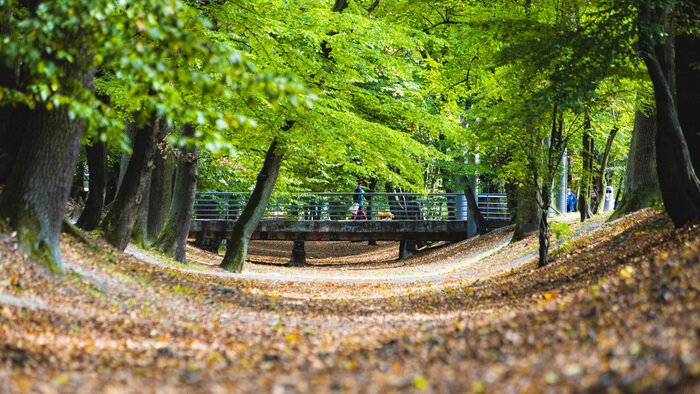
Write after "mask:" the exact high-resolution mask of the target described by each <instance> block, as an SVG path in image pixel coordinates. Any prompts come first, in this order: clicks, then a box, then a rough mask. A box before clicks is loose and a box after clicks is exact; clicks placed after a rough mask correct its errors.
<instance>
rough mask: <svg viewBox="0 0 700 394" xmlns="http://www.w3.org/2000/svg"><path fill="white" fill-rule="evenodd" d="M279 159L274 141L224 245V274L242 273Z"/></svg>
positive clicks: (290, 125)
mask: <svg viewBox="0 0 700 394" xmlns="http://www.w3.org/2000/svg"><path fill="white" fill-rule="evenodd" d="M293 124H294V122H287V125H286V126H285V127H286V129H290V128H291V127H292V126H293ZM282 158H283V153H281V152H278V147H277V138H275V139H274V140H272V144H270V148H269V149H268V150H267V154H266V155H265V162H264V163H263V167H262V169H261V170H260V173H259V174H258V179H257V182H256V184H255V189H253V194H252V195H251V196H250V200H249V201H248V204H247V205H246V207H245V209H243V212H242V213H241V216H240V217H239V218H238V220H236V223H235V224H234V226H233V231H232V233H231V237H230V238H229V240H228V244H227V245H226V255H225V256H224V259H223V261H222V262H221V268H223V269H225V270H226V271H230V272H241V271H242V270H243V263H244V262H245V257H246V255H247V253H248V241H249V240H250V237H251V236H252V235H253V231H255V227H256V226H257V225H258V222H259V221H260V218H262V216H263V214H264V213H265V208H267V204H268V203H269V201H270V196H271V195H272V191H273V190H274V189H275V182H276V181H277V176H278V175H279V172H280V167H281V166H282Z"/></svg>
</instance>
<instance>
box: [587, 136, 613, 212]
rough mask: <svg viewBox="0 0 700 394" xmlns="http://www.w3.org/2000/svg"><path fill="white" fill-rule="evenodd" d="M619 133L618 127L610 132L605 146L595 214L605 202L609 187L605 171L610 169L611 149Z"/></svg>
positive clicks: (597, 183)
mask: <svg viewBox="0 0 700 394" xmlns="http://www.w3.org/2000/svg"><path fill="white" fill-rule="evenodd" d="M617 131H618V130H617V127H616V128H614V129H612V130H610V134H609V135H608V142H607V143H606V144H605V152H604V153H603V159H602V162H601V163H600V170H599V172H598V176H597V177H596V188H597V189H598V198H596V200H595V203H594V204H593V206H592V207H591V211H593V212H595V213H598V212H599V211H600V207H601V201H603V199H604V197H605V188H606V186H607V185H608V183H607V180H606V179H605V171H606V170H607V169H608V161H609V159H610V149H612V144H613V141H614V140H615V136H616V135H617Z"/></svg>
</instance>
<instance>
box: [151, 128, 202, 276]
mask: <svg viewBox="0 0 700 394" xmlns="http://www.w3.org/2000/svg"><path fill="white" fill-rule="evenodd" d="M181 135H182V137H185V138H192V137H194V127H193V126H192V124H190V123H187V124H185V125H184V126H183V127H182V130H181ZM198 169H199V153H198V150H197V145H196V144H192V145H185V146H184V147H182V149H181V150H180V155H179V157H178V160H177V170H176V172H175V191H174V192H173V200H172V203H171V205H170V213H169V214H168V218H167V219H166V221H165V225H164V226H163V230H161V232H160V235H159V236H158V240H157V241H156V243H155V247H156V248H158V250H160V251H161V252H163V253H165V255H167V256H172V257H173V258H174V259H175V260H177V261H179V262H181V263H187V256H186V246H187V236H188V235H189V232H190V223H192V213H193V211H194V195H195V192H196V191H197V175H198Z"/></svg>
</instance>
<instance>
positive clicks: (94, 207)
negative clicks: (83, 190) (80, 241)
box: [76, 140, 107, 231]
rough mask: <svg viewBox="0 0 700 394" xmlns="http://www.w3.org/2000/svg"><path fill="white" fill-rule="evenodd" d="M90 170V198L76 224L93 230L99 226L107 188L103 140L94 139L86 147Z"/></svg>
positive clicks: (105, 151)
mask: <svg viewBox="0 0 700 394" xmlns="http://www.w3.org/2000/svg"><path fill="white" fill-rule="evenodd" d="M85 154H86V155H87V162H88V171H89V172H90V179H89V180H88V182H89V183H88V185H89V186H88V190H89V192H88V199H87V202H86V204H85V210H83V213H82V214H81V215H80V218H79V219H78V222H77V223H76V225H77V226H78V227H80V228H82V229H83V230H86V231H92V230H94V229H96V228H97V226H98V225H99V224H100V219H102V210H103V209H104V201H105V189H106V185H107V182H106V181H107V145H106V144H105V143H104V142H102V141H99V140H97V141H93V142H92V144H91V145H87V146H86V147H85Z"/></svg>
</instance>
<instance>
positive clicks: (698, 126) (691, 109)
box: [675, 35, 700, 174]
mask: <svg viewBox="0 0 700 394" xmlns="http://www.w3.org/2000/svg"><path fill="white" fill-rule="evenodd" d="M675 48H676V50H675V53H676V81H677V83H678V85H677V86H676V104H677V108H678V119H679V121H680V124H681V129H682V130H683V135H684V136H685V139H686V143H687V145H688V150H689V153H690V160H691V161H692V163H693V168H694V169H695V174H700V116H698V109H699V108H700V94H698V92H700V70H699V69H698V64H700V38H698V37H692V36H690V35H679V36H677V37H676V46H675Z"/></svg>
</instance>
